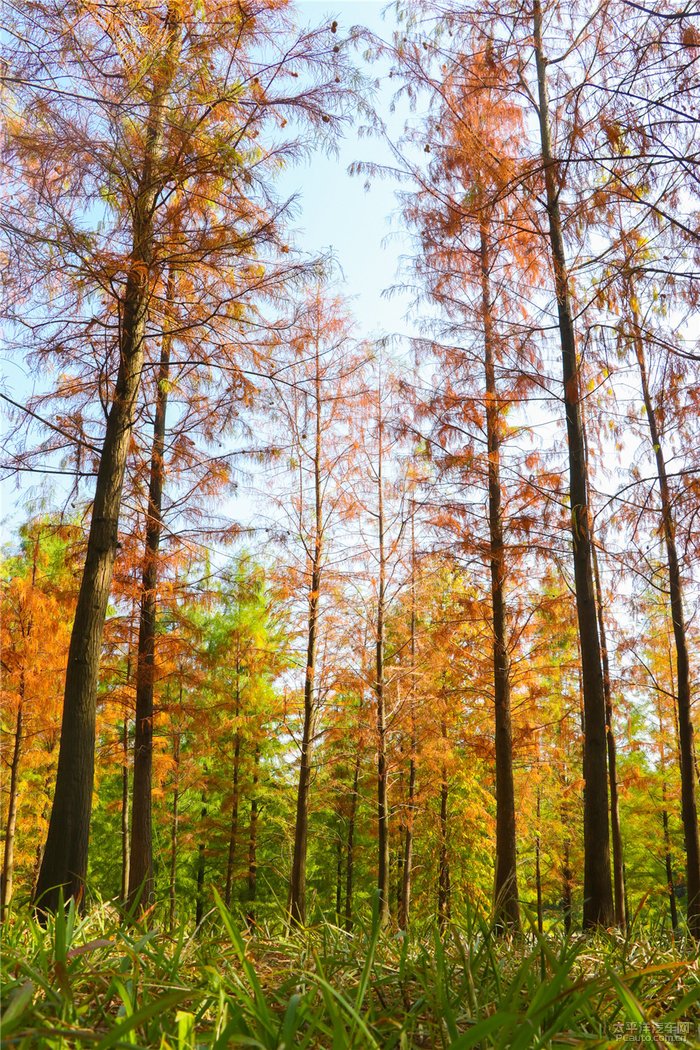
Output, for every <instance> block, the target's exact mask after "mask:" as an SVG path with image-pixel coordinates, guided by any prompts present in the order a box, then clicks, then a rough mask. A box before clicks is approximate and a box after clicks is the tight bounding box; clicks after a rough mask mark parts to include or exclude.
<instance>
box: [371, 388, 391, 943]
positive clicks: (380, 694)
mask: <svg viewBox="0 0 700 1050" xmlns="http://www.w3.org/2000/svg"><path fill="white" fill-rule="evenodd" d="M377 430H378V446H377V456H378V459H377V497H378V506H377V529H378V539H379V581H378V588H377V645H376V665H375V668H376V674H375V683H374V691H375V694H376V699H377V845H378V852H379V857H378V867H377V891H378V894H379V924H380V926H386V925H387V923H388V922H389V917H390V911H389V907H390V901H389V897H390V887H389V773H388V767H387V729H386V706H385V705H386V701H385V695H384V685H385V683H384V613H385V610H384V604H385V601H386V557H385V551H384V479H383V459H384V449H383V436H384V422H383V418H382V405H381V393H380V394H379V398H378V419H377Z"/></svg>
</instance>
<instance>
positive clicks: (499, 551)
mask: <svg viewBox="0 0 700 1050" xmlns="http://www.w3.org/2000/svg"><path fill="white" fill-rule="evenodd" d="M488 234H489V231H488V225H487V223H486V221H482V223H481V228H480V263H481V299H482V324H483V331H484V373H485V379H486V398H485V401H486V443H487V451H488V486H489V561H490V569H491V605H492V610H493V685H494V714H495V734H494V735H495V751H496V869H495V885H494V920H495V928H496V930H497V931H500V932H501V933H503V932H505V931H506V930H509V929H510V930H518V929H519V928H520V908H519V904H518V877H517V853H516V835H515V789H514V786H513V730H512V724H511V707H510V654H509V652H508V637H507V629H506V607H505V578H506V567H505V547H504V542H503V512H502V509H501V470H500V450H501V427H502V422H501V412H500V409H499V403H498V394H497V390H496V371H495V361H494V329H493V312H492V298H491V277H490V267H491V261H490V250H489V236H488Z"/></svg>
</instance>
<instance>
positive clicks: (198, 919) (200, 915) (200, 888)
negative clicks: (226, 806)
mask: <svg viewBox="0 0 700 1050" xmlns="http://www.w3.org/2000/svg"><path fill="white" fill-rule="evenodd" d="M205 802H206V793H205V792H204V791H203V792H202V803H205ZM206 815H207V807H206V805H205V804H203V805H202V812H201V820H202V824H203V823H204V820H205V819H206ZM206 863H207V858H206V844H205V842H204V841H201V842H200V843H199V846H198V847H197V907H196V911H195V920H194V921H195V926H196V928H197V930H199V929H200V927H201V925H202V922H203V920H204V875H205V872H206Z"/></svg>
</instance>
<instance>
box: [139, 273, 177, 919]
mask: <svg viewBox="0 0 700 1050" xmlns="http://www.w3.org/2000/svg"><path fill="white" fill-rule="evenodd" d="M173 298H174V274H173V270H172V268H171V270H170V272H169V273H168V280H167V289H166V303H167V304H170V303H172V301H173ZM171 349H172V336H171V334H170V333H169V332H165V333H164V334H163V338H162V342H161V351H160V365H159V368H158V385H157V389H156V410H155V419H154V422H153V446H152V449H151V475H150V479H149V487H148V511H147V514H146V547H145V550H144V555H143V574H142V584H141V616H140V620H139V643H138V655H137V661H136V715H135V727H134V774H133V785H132V802H131V805H132V809H131V857H130V862H129V906H130V907H134V906H135V905H136V904H138V907H139V910H140V911H142V912H143V911H145V910H146V909H147V908H150V907H151V905H152V904H153V903H154V887H153V816H152V796H153V693H154V677H155V646H156V618H157V613H158V568H159V566H158V552H159V549H160V539H161V534H162V531H163V480H164V453H165V421H166V414H167V407H168V380H169V378H170V352H171Z"/></svg>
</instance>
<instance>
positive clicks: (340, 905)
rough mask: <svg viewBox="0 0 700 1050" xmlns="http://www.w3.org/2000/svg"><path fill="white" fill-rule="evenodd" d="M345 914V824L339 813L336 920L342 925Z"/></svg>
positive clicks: (336, 860) (336, 863)
mask: <svg viewBox="0 0 700 1050" xmlns="http://www.w3.org/2000/svg"><path fill="white" fill-rule="evenodd" d="M342 914H343V825H342V819H341V815H340V813H338V831H337V833H336V839H335V922H336V926H340V922H341V917H342Z"/></svg>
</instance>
